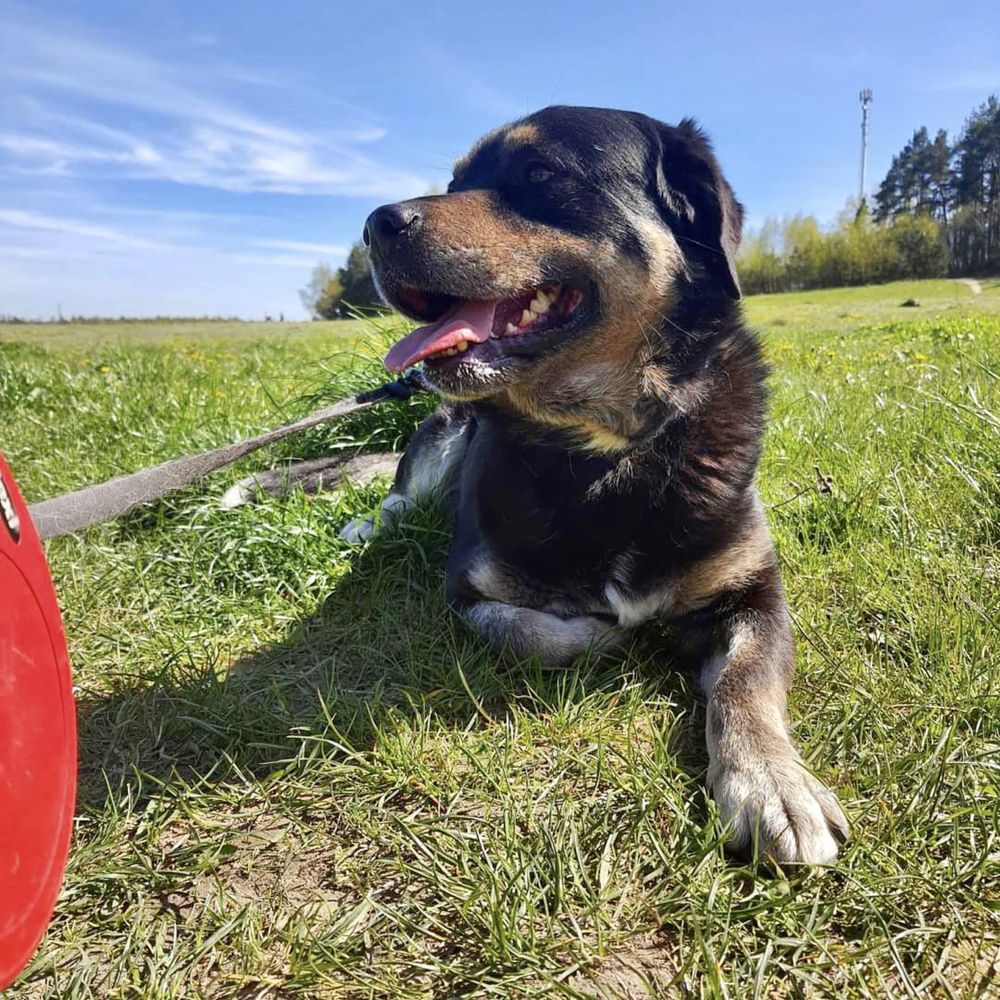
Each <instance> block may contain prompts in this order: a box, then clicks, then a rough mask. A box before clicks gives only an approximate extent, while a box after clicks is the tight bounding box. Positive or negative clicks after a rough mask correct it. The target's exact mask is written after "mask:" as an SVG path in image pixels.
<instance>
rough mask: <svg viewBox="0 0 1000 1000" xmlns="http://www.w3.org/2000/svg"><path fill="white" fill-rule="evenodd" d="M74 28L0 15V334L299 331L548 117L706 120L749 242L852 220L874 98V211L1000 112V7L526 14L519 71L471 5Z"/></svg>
mask: <svg viewBox="0 0 1000 1000" xmlns="http://www.w3.org/2000/svg"><path fill="white" fill-rule="evenodd" d="M83 10H84V8H83V7H82V6H81V5H79V4H77V3H75V2H73V0H64V2H55V3H53V2H46V3H43V4H37V5H34V6H31V7H28V6H27V5H24V4H19V3H9V4H7V5H5V9H4V12H3V13H2V14H0V78H2V79H3V86H4V90H5V96H7V97H8V100H6V101H5V102H4V104H3V106H2V107H0V177H2V179H3V184H4V192H3V194H2V195H0V314H4V315H16V316H19V317H22V318H25V319H27V318H33V317H39V318H44V319H49V318H55V317H56V314H57V312H58V311H60V309H61V312H62V314H63V315H65V316H70V315H79V316H88V317H90V316H108V317H113V316H123V315H124V316H130V317H135V318H140V317H143V316H150V317H155V316H164V315H177V316H180V315H185V316H220V317H223V316H225V317H228V316H237V317H240V318H245V319H260V318H262V316H263V315H264V314H265V313H266V314H270V315H271V316H272V317H277V316H278V315H279V314H284V316H285V317H286V318H287V319H302V318H306V312H305V310H304V309H303V308H302V306H301V304H300V302H299V298H298V290H299V289H300V288H302V287H303V286H304V285H305V284H306V283H307V281H308V279H309V275H310V273H311V271H312V269H313V267H315V266H316V265H317V264H318V263H320V262H325V263H328V264H330V265H331V266H333V267H336V266H338V265H340V264H341V263H342V262H343V260H344V258H345V257H346V254H347V251H348V249H349V247H350V245H351V244H352V243H353V242H355V241H356V240H357V239H358V238H359V236H360V232H361V227H362V225H363V222H364V219H365V217H366V216H367V214H368V213H369V212H370V211H371V210H372V209H373V208H374V207H376V206H377V205H378V204H381V203H383V202H386V201H394V200H398V199H401V198H405V197H411V196H414V195H417V194H421V193H424V192H426V191H427V190H429V189H431V188H432V187H443V186H444V185H445V184H446V183H447V180H448V177H449V175H450V170H451V164H452V162H453V161H454V160H455V159H456V158H457V157H458V156H459V155H461V154H462V153H463V152H464V151H465V150H466V149H467V148H468V147H469V146H470V145H471V144H472V143H473V142H474V141H475V140H476V139H477V138H478V137H479V136H480V135H481V134H482V133H484V132H485V131H488V130H489V129H490V128H492V127H494V126H495V125H498V124H500V123H501V122H504V121H510V120H512V119H515V118H518V117H521V116H523V115H524V114H526V113H529V112H530V111H533V110H536V109H537V108H539V107H543V106H545V105H548V104H552V103H565V104H589V105H598V106H606V107H625V108H630V109H632V110H636V111H642V112H644V113H647V114H650V115H652V116H653V117H656V118H661V119H663V120H665V121H677V120H678V119H680V118H682V117H686V116H688V115H691V116H693V117H695V118H696V119H697V120H698V121H699V122H700V123H701V124H702V126H703V127H704V128H705V129H706V130H707V131H708V133H709V134H710V135H711V137H712V139H713V141H714V144H715V148H716V151H717V153H718V155H719V159H720V161H721V163H722V165H723V169H724V170H725V172H726V174H727V176H728V178H729V180H730V182H731V183H732V185H733V187H734V189H735V190H736V193H737V196H738V197H739V198H740V200H741V201H742V202H743V203H744V205H745V206H746V208H747V223H748V225H747V228H748V229H758V228H759V227H760V226H761V224H762V223H763V222H764V221H765V220H766V219H768V218H781V217H786V216H791V215H795V214H799V213H801V214H807V215H814V216H815V217H817V219H819V221H820V222H821V223H822V224H824V225H828V224H830V223H831V222H832V221H833V219H834V218H835V217H836V215H837V213H838V212H840V211H841V210H842V209H843V208H844V206H845V205H846V204H847V203H848V201H849V199H850V198H852V197H856V196H857V189H858V181H859V172H860V122H861V112H860V104H859V102H858V92H859V91H860V90H861V89H862V88H863V87H870V88H872V90H873V91H874V103H873V106H872V109H871V122H870V131H869V154H868V184H867V191H868V193H869V194H871V193H872V192H873V191H874V190H875V188H877V186H878V183H879V181H880V180H881V179H882V177H883V176H884V175H885V173H886V170H887V169H888V167H889V164H890V162H891V159H892V156H893V155H894V154H895V153H897V152H898V151H899V149H900V148H901V147H902V146H903V144H904V143H905V142H906V141H907V140H908V139H909V138H910V136H911V135H912V134H913V132H914V130H915V129H917V128H919V127H920V126H926V127H927V128H928V130H929V131H930V132H931V133H932V134H933V133H934V132H936V131H937V129H939V128H944V129H946V130H947V132H948V135H949V139H950V140H952V141H954V139H955V137H956V135H957V133H958V132H959V131H960V129H961V127H962V124H963V122H964V121H965V119H966V118H967V116H968V115H969V114H971V113H972V111H973V110H974V109H975V108H976V107H978V106H979V105H981V104H982V103H983V101H985V100H986V99H987V97H988V96H989V95H990V94H991V93H993V92H996V91H997V90H1000V57H998V56H997V53H998V52H1000V19H997V18H996V17H995V14H993V12H992V5H987V4H985V3H972V4H968V5H965V6H964V7H963V9H962V11H961V12H956V11H942V10H940V9H937V8H935V7H933V6H932V5H931V4H907V5H905V6H904V5H902V4H892V5H888V6H887V7H886V8H883V9H881V10H879V11H877V12H874V13H873V12H871V11H869V10H867V9H866V8H864V7H863V6H862V5H860V4H847V5H841V6H840V7H838V8H837V9H836V10H835V11H825V10H824V11H798V12H796V14H795V19H794V20H789V18H788V15H787V14H786V13H785V12H783V11H782V10H780V9H779V8H778V7H777V5H770V6H768V7H767V8H762V9H760V10H756V11H752V12H751V11H747V10H746V9H745V8H740V7H737V6H736V5H735V4H731V3H720V4H716V5H714V7H712V8H705V7H702V8H699V17H698V19H697V21H695V20H694V19H693V18H691V17H688V18H685V17H684V16H683V15H682V14H678V12H677V11H676V10H664V9H663V8H662V7H653V6H652V5H643V12H642V14H634V13H630V14H628V15H624V14H623V15H622V16H621V23H618V24H616V25H615V26H614V28H613V29H610V28H609V27H608V25H607V14H606V12H605V11H603V10H601V8H599V7H598V6H597V5H596V4H594V3H591V2H587V3H581V4H577V5H574V6H573V7H572V8H571V10H572V13H569V11H570V8H568V7H567V8H565V11H566V13H563V14H561V15H559V16H557V15H555V14H551V13H547V14H546V16H545V18H540V16H539V11H538V10H537V9H536V8H533V7H532V8H529V7H528V6H527V5H524V4H515V5H513V6H508V8H507V9H506V10H505V14H504V20H505V23H507V24H514V25H519V24H523V25H525V31H524V36H525V37H524V38H522V39H515V40H513V41H512V42H511V44H510V45H509V46H502V45H499V44H497V45H492V44H491V45H484V44H483V42H482V38H483V37H486V38H488V39H491V40H492V39H496V38H497V34H496V31H495V28H493V27H491V25H490V24H489V20H488V18H489V17H490V16H491V12H490V11H484V10H467V9H465V8H462V7H461V6H460V5H458V4H454V3H445V4H438V5H435V8H434V11H435V12H436V13H437V14H438V18H437V21H436V22H435V23H434V24H433V25H431V24H430V23H429V18H428V12H426V11H425V12H420V11H413V10H409V9H407V10H405V11H392V10H391V9H389V5H377V6H374V7H368V8H366V9H365V10H364V11H350V10H349V11H333V10H330V9H327V8H324V7H320V6H319V5H318V4H315V3H314V2H310V3H308V4H304V5H302V6H300V7H298V8H296V10H294V11H290V12H285V13H283V14H280V15H279V14H277V13H267V12H264V11H260V10H249V11H246V10H241V9H240V8H238V7H237V6H236V5H235V4H234V3H232V2H231V0H226V2H225V3H220V4H218V5H214V6H213V8H212V9H211V10H207V11H206V10H204V9H200V8H196V7H194V5H193V4H191V3H189V2H183V3H180V4H176V5H168V4H166V3H162V2H153V3H150V4H145V5H142V7H141V9H136V8H135V7H129V6H126V5H123V4H120V3H108V2H100V3H94V4H91V5H89V6H88V7H87V8H86V16H83V14H82V12H83ZM447 11H457V13H456V14H454V15H450V16H449V15H447V14H446V13H445V12H447ZM713 15H714V16H713ZM684 21H688V22H689V23H683V24H682V27H681V30H680V32H679V33H680V35H681V38H682V44H680V45H676V44H674V43H672V41H671V39H672V38H673V36H674V31H675V29H674V25H675V23H676V22H684ZM970 24H975V26H976V30H975V31H974V32H973V31H970V30H969V25H970ZM539 25H544V26H545V27H548V28H551V26H553V25H556V26H557V30H555V31H553V30H549V31H540V30H538V26H539ZM387 26H388V27H391V28H392V29H393V30H392V31H391V33H390V32H389V31H388V27H387ZM307 29H309V30H307ZM400 43H402V44H400ZM556 44H558V46H560V47H561V49H563V50H565V51H562V52H560V51H557V52H556V53H555V55H554V56H553V47H554V46H555V45H556ZM775 50H777V51H778V52H779V55H778V57H774V56H773V55H772V52H773V51H775ZM831 53H834V54H831ZM477 56H478V58H476V57H477ZM498 66H500V67H502V68H503V72H498V70H497V67H498ZM705 67H710V71H706V69H705Z"/></svg>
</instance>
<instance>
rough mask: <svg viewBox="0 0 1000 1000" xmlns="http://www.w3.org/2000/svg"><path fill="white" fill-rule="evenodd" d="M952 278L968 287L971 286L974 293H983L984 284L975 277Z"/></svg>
mask: <svg viewBox="0 0 1000 1000" xmlns="http://www.w3.org/2000/svg"><path fill="white" fill-rule="evenodd" d="M952 280H953V281H956V282H958V284H960V285H965V287H966V288H971V289H972V294H973V295H982V294H983V286H982V285H981V284H979V282H978V281H976V279H975V278H953V279H952Z"/></svg>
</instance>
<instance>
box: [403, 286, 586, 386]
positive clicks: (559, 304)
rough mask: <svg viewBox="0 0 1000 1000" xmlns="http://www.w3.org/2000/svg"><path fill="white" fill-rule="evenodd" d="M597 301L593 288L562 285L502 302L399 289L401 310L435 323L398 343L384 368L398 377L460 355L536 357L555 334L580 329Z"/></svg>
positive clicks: (529, 290) (546, 287)
mask: <svg viewBox="0 0 1000 1000" xmlns="http://www.w3.org/2000/svg"><path fill="white" fill-rule="evenodd" d="M592 297H593V296H592V294H591V292H590V290H589V289H586V288H581V287H578V286H577V285H574V284H569V283H561V282H549V283H547V284H544V285H538V286H537V287H534V288H526V289H524V290H523V291H521V292H518V293H517V294H516V295H510V296H507V297H505V298H500V299H460V298H456V297H455V296H451V295H439V294H435V293H428V292H422V291H419V290H418V289H416V288H403V289H400V291H399V292H397V294H396V300H397V303H398V305H399V306H400V308H401V309H403V310H404V311H405V312H407V313H409V314H410V315H411V316H417V317H419V318H420V319H425V320H430V321H431V322H429V323H428V324H427V325H426V326H421V327H418V328H417V329H416V330H414V331H413V332H412V333H410V334H407V336H405V337H403V339H402V340H400V341H398V342H397V343H395V344H393V346H392V347H391V348H390V350H389V353H388V354H387V355H386V356H385V367H386V368H387V369H388V370H389V371H391V372H398V371H402V370H403V369H404V368H409V367H410V366H411V365H415V364H419V363H420V362H421V361H425V362H427V363H428V365H431V366H434V367H437V366H443V365H446V364H448V362H449V359H452V358H456V357H458V356H459V355H461V356H462V360H463V361H464V360H466V359H468V360H472V359H473V358H475V357H477V355H478V354H479V353H482V352H484V351H485V352H487V353H489V354H490V355H495V354H502V355H505V356H506V355H511V354H518V353H524V354H530V353H534V352H535V351H536V350H538V349H540V348H541V347H543V346H544V343H545V342H546V341H548V340H549V339H550V335H551V334H557V333H558V334H560V335H565V334H568V333H569V332H571V330H572V329H574V328H579V327H580V325H581V323H582V321H583V319H584V317H585V315H586V314H587V313H588V312H589V311H590V306H591V300H592ZM481 345H485V346H481ZM484 360H485V358H484Z"/></svg>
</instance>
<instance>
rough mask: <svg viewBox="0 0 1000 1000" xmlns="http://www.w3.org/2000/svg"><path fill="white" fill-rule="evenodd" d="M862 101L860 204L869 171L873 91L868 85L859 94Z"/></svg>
mask: <svg viewBox="0 0 1000 1000" xmlns="http://www.w3.org/2000/svg"><path fill="white" fill-rule="evenodd" d="M859 99H860V101H861V188H860V190H859V191H858V204H859V206H861V207H864V204H865V181H866V179H867V178H866V174H867V172H868V109H869V108H870V107H871V104H872V92H871V90H869V89H868V88H867V87H865V89H864V90H862V91H861V93H860V95H859Z"/></svg>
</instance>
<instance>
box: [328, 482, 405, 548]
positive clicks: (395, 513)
mask: <svg viewBox="0 0 1000 1000" xmlns="http://www.w3.org/2000/svg"><path fill="white" fill-rule="evenodd" d="M409 505H410V501H409V500H408V499H407V498H406V497H404V496H402V495H401V494H399V493H390V494H389V495H388V496H387V497H386V498H385V499H384V500H383V501H382V506H381V507H379V510H378V513H377V514H375V515H374V516H371V517H355V518H353V519H352V520H350V521H348V522H347V524H345V525H344V526H343V528H341V529H340V537H341V538H342V539H343V540H344V541H345V542H352V543H354V544H357V543H359V542H367V541H368V539H369V538H371V537H372V535H374V534H375V532H376V531H377V530H382V529H384V530H390V529H391V528H393V527H394V525H395V524H396V521H397V519H398V518H399V516H400V514H402V513H403V511H404V510H406V508H407V507H409Z"/></svg>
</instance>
